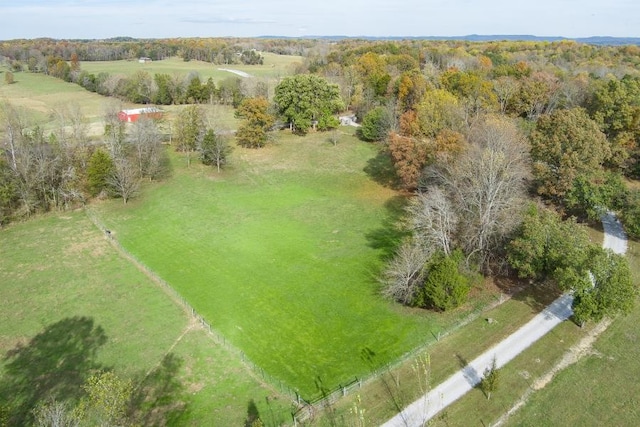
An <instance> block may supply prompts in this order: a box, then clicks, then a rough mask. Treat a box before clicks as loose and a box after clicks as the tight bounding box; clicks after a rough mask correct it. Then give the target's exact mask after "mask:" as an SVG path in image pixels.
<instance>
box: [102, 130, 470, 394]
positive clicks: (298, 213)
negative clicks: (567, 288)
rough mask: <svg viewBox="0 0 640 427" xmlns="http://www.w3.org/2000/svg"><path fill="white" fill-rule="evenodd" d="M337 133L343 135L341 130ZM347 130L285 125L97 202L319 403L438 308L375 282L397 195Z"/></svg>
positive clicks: (257, 355) (406, 343) (408, 343)
mask: <svg viewBox="0 0 640 427" xmlns="http://www.w3.org/2000/svg"><path fill="white" fill-rule="evenodd" d="M343 132H344V131H343ZM351 133H352V131H350V130H349V133H344V134H343V135H341V141H340V142H339V143H338V145H337V146H335V147H334V146H333V145H332V144H331V143H330V142H328V141H327V140H326V138H327V137H326V135H323V134H312V135H308V136H307V137H305V138H300V137H295V136H292V135H290V134H289V133H288V132H286V131H285V132H281V133H280V134H279V135H278V141H277V142H276V143H275V144H273V145H270V146H268V147H266V148H264V149H260V150H246V149H241V148H236V149H235V151H234V153H233V156H232V158H231V160H230V165H229V167H228V169H227V170H225V171H223V172H222V173H220V174H217V173H215V172H214V171H213V170H212V169H211V168H206V167H203V166H201V165H192V167H191V168H186V167H185V164H186V163H185V160H184V159H182V158H181V157H179V156H174V157H173V163H174V176H173V178H172V179H171V180H169V181H167V182H163V183H160V184H154V185H151V186H149V187H147V188H145V190H144V193H143V195H142V197H141V198H140V199H138V200H136V201H133V202H131V203H130V204H127V205H126V206H123V205H122V204H121V202H118V201H111V202H109V203H105V204H103V205H101V206H100V211H101V216H102V221H103V222H105V223H106V224H107V226H108V227H109V228H110V229H112V230H114V233H115V234H114V235H115V237H116V238H117V239H118V241H119V242H120V243H121V244H122V245H124V246H125V247H126V248H127V249H128V250H129V251H130V252H132V253H133V254H134V255H135V256H136V257H137V258H138V259H139V260H141V261H142V262H143V263H144V264H145V265H147V266H148V267H149V268H151V269H152V270H153V271H154V272H156V273H157V274H158V275H159V276H160V277H162V278H163V279H164V280H166V281H167V282H168V283H170V284H171V285H172V286H173V287H174V288H175V289H176V290H178V292H179V293H180V294H181V295H182V296H183V297H184V298H186V299H187V300H188V301H189V302H190V303H191V305H192V306H194V307H195V309H196V310H197V311H198V312H199V313H200V314H201V315H202V316H204V317H205V318H206V319H207V320H208V321H209V323H211V325H212V326H213V327H214V328H215V329H217V330H218V331H219V332H221V333H222V334H223V335H224V336H225V337H226V338H227V339H228V340H229V341H230V342H232V343H233V344H234V345H235V346H236V347H238V348H240V349H242V350H243V351H244V352H245V353H246V355H247V357H248V358H249V359H250V360H252V361H253V362H255V363H256V364H258V365H259V366H260V367H261V368H263V369H264V370H265V371H266V372H268V373H269V374H271V375H272V376H273V377H275V378H278V379H281V380H283V381H285V382H286V383H287V384H288V385H289V386H290V387H292V388H295V389H297V390H299V392H300V393H301V395H302V396H303V397H305V398H307V399H308V398H310V397H316V396H318V395H320V394H321V393H322V391H323V390H325V389H332V388H334V387H336V386H338V384H340V383H342V384H344V383H346V382H348V381H350V380H352V379H353V378H354V377H362V376H363V375H366V374H367V373H368V372H370V370H371V369H372V367H373V365H375V366H381V365H384V364H386V363H388V362H392V361H394V360H395V359H396V358H398V357H400V356H401V355H402V354H404V353H405V352H407V351H410V350H412V349H414V348H415V347H418V346H420V345H421V344H423V343H425V342H428V341H431V340H433V339H434V338H433V337H434V335H433V334H435V333H437V332H438V331H440V330H442V329H445V328H448V327H450V326H451V325H452V324H454V323H455V322H457V321H458V320H459V319H460V318H461V317H463V316H464V315H465V312H464V310H463V311H457V312H455V313H451V314H446V315H441V314H435V313H430V312H425V311H421V310H416V311H414V310H411V309H406V308H402V307H400V306H398V305H397V304H394V303H391V302H388V301H385V300H383V299H382V298H381V297H380V295H379V284H378V282H377V276H378V274H379V272H380V268H381V267H382V264H383V260H382V257H383V255H385V253H386V252H387V251H389V250H390V249H391V248H392V246H393V244H394V239H396V238H397V237H398V236H397V235H394V232H393V228H392V224H393V222H394V221H395V220H396V219H397V215H398V213H399V212H400V210H401V206H402V202H403V198H402V197H400V196H399V195H397V194H396V193H394V192H393V191H391V190H389V189H387V188H384V187H382V186H380V185H379V184H377V183H376V182H375V181H374V180H373V179H372V178H371V177H370V176H369V175H368V174H367V173H366V172H365V169H367V168H368V165H369V167H370V161H371V160H372V159H373V158H374V157H375V154H376V151H377V148H376V147H375V146H372V145H370V144H366V143H362V142H360V141H358V140H357V139H356V138H355V137H354V136H353V135H351Z"/></svg>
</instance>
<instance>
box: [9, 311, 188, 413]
mask: <svg viewBox="0 0 640 427" xmlns="http://www.w3.org/2000/svg"><path fill="white" fill-rule="evenodd" d="M106 342H107V335H106V334H105V332H104V330H103V328H102V327H101V326H99V325H96V324H95V323H94V320H93V319H92V318H90V317H80V316H76V317H69V318H65V319H62V320H60V321H58V322H55V323H52V324H51V325H49V326H47V327H45V328H44V330H43V331H42V332H40V333H38V334H37V335H36V336H34V337H33V338H32V339H31V340H30V341H29V342H27V343H21V344H18V345H16V346H15V348H13V349H11V350H9V351H8V352H7V353H6V354H5V355H4V357H3V360H2V361H3V365H4V369H3V372H2V375H1V376H0V426H5V425H6V426H24V425H31V424H33V422H34V412H33V410H34V409H35V408H36V407H37V406H38V405H39V404H42V403H45V402H56V403H59V404H61V405H64V406H63V407H67V408H73V407H75V406H76V405H77V403H78V402H79V401H80V399H81V398H83V397H84V396H85V390H84V387H83V386H84V385H85V384H86V382H87V379H88V378H89V377H90V376H91V375H93V374H95V373H97V372H98V371H108V370H110V368H109V367H107V366H104V365H102V364H100V363H99V362H97V360H96V359H97V354H98V350H99V349H100V348H101V347H102V346H103V345H104V344H105V343H106ZM181 367H182V359H180V358H179V357H177V356H175V355H173V354H171V353H169V354H168V355H166V356H165V357H164V358H163V360H162V362H161V363H160V364H159V366H158V367H157V368H156V369H154V370H153V371H151V373H149V374H148V375H144V374H140V375H138V378H140V380H138V381H135V382H134V383H137V384H138V386H137V387H136V389H135V391H134V393H133V395H132V397H131V400H130V402H129V410H128V414H127V416H128V418H129V420H130V421H132V422H134V423H135V424H136V425H180V423H179V422H176V421H177V420H179V419H180V418H181V417H182V416H183V415H185V413H186V411H187V409H188V407H187V405H186V403H184V402H183V401H182V400H181V397H182V395H183V392H184V390H183V385H182V383H181V382H180V381H179V380H178V373H179V370H180V368H181Z"/></svg>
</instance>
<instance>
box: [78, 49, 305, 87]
mask: <svg viewBox="0 0 640 427" xmlns="http://www.w3.org/2000/svg"><path fill="white" fill-rule="evenodd" d="M261 55H262V56H263V57H264V64H262V65H244V64H230V65H229V66H224V67H222V66H220V65H217V64H211V63H209V62H202V61H184V60H182V59H181V58H167V59H163V60H160V61H153V62H147V63H144V64H141V63H139V62H138V60H137V59H136V60H132V61H124V60H123V61H82V62H81V63H80V67H81V69H82V70H85V71H88V72H90V73H94V74H98V73H101V72H105V73H109V74H122V75H125V76H130V75H133V74H135V73H136V72H138V71H145V72H147V73H149V75H150V76H151V77H153V75H154V74H169V75H172V76H174V75H181V76H183V77H186V76H187V74H189V73H191V72H196V73H198V74H199V75H200V79H201V80H203V81H206V80H207V79H208V78H209V77H211V78H212V79H213V81H214V82H218V81H220V80H224V79H227V78H233V77H238V76H234V75H233V74H231V73H229V72H228V71H225V70H221V69H219V68H232V69H234V70H238V71H242V72H245V73H247V74H250V75H251V76H253V77H256V78H262V79H278V78H281V77H284V76H286V75H289V74H291V73H292V71H293V67H294V66H295V64H297V63H302V62H303V58H302V57H300V56H288V55H276V54H273V53H269V52H262V53H261Z"/></svg>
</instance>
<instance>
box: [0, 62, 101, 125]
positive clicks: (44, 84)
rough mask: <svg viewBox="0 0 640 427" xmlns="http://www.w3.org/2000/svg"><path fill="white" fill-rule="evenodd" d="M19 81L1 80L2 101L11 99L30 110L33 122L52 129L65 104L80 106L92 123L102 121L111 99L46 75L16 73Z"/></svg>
mask: <svg viewBox="0 0 640 427" xmlns="http://www.w3.org/2000/svg"><path fill="white" fill-rule="evenodd" d="M14 76H15V83H13V84H11V85H7V84H5V83H4V82H2V83H0V102H3V101H8V102H10V103H11V104H12V105H14V106H16V107H20V108H22V109H24V111H26V113H27V119H28V120H29V121H30V123H28V124H29V125H31V126H33V125H35V124H38V125H40V126H41V127H44V128H45V129H51V128H52V126H53V125H54V117H53V116H52V114H51V112H52V111H53V110H54V109H57V108H61V107H63V106H69V105H72V104H76V105H78V106H80V108H81V110H82V112H83V114H84V115H85V116H86V117H87V119H88V121H89V124H90V125H94V124H96V125H97V124H98V123H99V122H101V121H102V115H103V112H104V111H105V106H106V105H107V103H108V102H109V99H108V98H105V97H103V96H100V95H98V94H95V93H91V92H89V91H87V90H85V89H83V88H82V87H80V86H78V85H76V84H74V83H66V82H64V81H62V80H60V79H56V78H54V77H49V76H45V75H44V74H35V73H27V72H20V73H15V74H14Z"/></svg>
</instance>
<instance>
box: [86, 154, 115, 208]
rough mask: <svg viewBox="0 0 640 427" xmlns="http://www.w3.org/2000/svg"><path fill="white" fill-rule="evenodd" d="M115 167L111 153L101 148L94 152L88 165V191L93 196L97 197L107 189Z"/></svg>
mask: <svg viewBox="0 0 640 427" xmlns="http://www.w3.org/2000/svg"><path fill="white" fill-rule="evenodd" d="M113 167H114V166H113V160H112V159H111V156H109V153H107V152H106V151H104V150H103V149H101V148H98V149H97V150H96V151H94V152H93V154H92V155H91V157H90V158H89V162H88V164H87V190H88V191H89V194H90V195H91V196H93V197H95V196H97V195H98V194H100V192H101V191H103V190H105V189H107V187H108V180H109V177H110V176H111V173H112V172H113Z"/></svg>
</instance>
